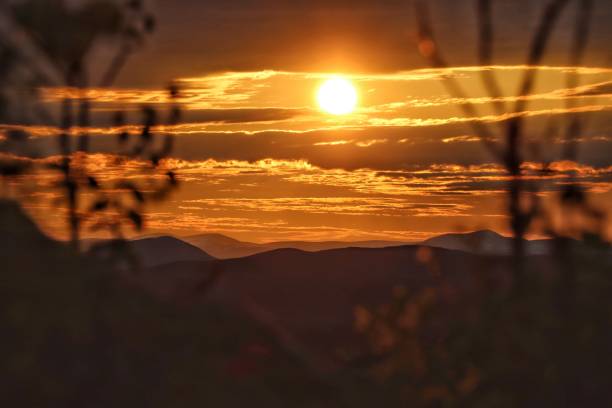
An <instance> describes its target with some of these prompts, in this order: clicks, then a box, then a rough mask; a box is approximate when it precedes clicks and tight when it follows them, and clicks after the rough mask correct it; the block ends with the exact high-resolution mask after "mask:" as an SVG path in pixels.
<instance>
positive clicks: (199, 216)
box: [26, 66, 612, 241]
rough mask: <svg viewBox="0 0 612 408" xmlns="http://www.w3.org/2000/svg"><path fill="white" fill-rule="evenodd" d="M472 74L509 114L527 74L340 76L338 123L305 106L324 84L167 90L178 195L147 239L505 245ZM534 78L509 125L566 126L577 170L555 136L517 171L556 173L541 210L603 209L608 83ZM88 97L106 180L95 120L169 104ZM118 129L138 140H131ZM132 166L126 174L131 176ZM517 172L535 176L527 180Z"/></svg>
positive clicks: (160, 94)
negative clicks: (569, 199) (454, 240)
mask: <svg viewBox="0 0 612 408" xmlns="http://www.w3.org/2000/svg"><path fill="white" fill-rule="evenodd" d="M484 69H488V70H493V71H494V72H495V73H496V74H497V75H498V76H499V78H500V82H501V83H503V84H504V89H503V91H504V97H503V98H502V99H503V100H505V101H508V102H512V101H515V100H516V98H515V97H513V96H512V95H514V92H513V90H514V89H515V88H516V87H517V83H518V78H519V77H520V75H521V74H522V73H524V72H525V70H526V69H529V68H527V67H522V66H500V67H486V68H480V67H467V68H453V69H448V70H413V71H406V72H400V73H388V74H344V75H343V76H344V77H345V78H347V79H349V80H350V81H351V82H352V83H353V84H354V86H355V88H356V89H357V90H358V94H359V105H358V107H357V109H356V111H355V112H354V113H352V114H348V115H340V116H334V115H330V114H328V113H326V112H323V111H322V110H321V109H320V108H319V107H318V106H317V103H316V97H315V94H316V90H317V88H318V86H320V84H321V83H322V82H323V81H324V80H325V79H326V78H328V77H330V76H331V75H332V74H326V73H296V72H285V71H283V72H277V71H260V72H241V73H231V72H228V73H218V74H211V75H206V76H202V77H195V78H191V77H190V78H178V79H177V81H178V83H179V84H180V85H181V88H182V97H181V99H180V102H181V104H182V107H183V110H184V117H185V120H184V122H183V123H181V124H180V125H178V126H176V127H171V128H169V127H160V128H158V129H157V131H158V133H159V134H163V133H165V132H174V133H175V134H176V148H175V150H174V152H173V155H172V156H173V158H172V159H169V160H166V162H165V163H164V166H165V167H167V168H169V169H173V170H176V171H177V173H178V174H179V178H180V180H181V187H180V189H179V191H177V192H176V193H174V194H173V195H172V196H171V198H170V199H169V201H167V202H164V203H162V204H159V205H155V206H153V207H151V208H150V209H149V210H148V212H147V225H148V227H149V230H148V232H151V233H172V234H176V235H189V234H195V233H199V232H212V231H214V232H221V233H224V234H228V235H231V236H233V237H237V238H241V239H245V240H252V241H271V240H285V239H305V240H327V239H342V240H358V239H394V240H408V241H412V240H418V239H421V238H424V237H427V236H430V235H432V234H436V233H442V232H446V231H449V230H460V229H476V228H485V227H487V228H494V229H497V230H498V231H501V232H507V219H506V218H505V216H504V193H505V182H506V181H507V177H506V176H505V173H504V170H503V169H502V168H501V167H500V166H499V165H497V164H495V162H494V160H493V158H492V157H491V156H490V155H489V154H488V152H487V151H486V149H485V148H484V147H483V145H482V143H481V142H480V141H479V140H478V137H477V136H476V135H475V134H474V133H473V130H472V127H471V126H470V124H471V122H480V123H485V124H488V125H491V126H493V128H494V129H496V127H497V125H496V123H501V122H503V121H504V120H506V119H507V118H508V116H507V114H505V113H501V114H500V113H498V112H495V111H494V110H493V109H492V107H491V104H490V102H491V100H490V98H488V97H487V96H486V93H485V92H484V90H483V88H482V86H481V85H480V78H479V76H480V74H481V72H482V71H483V70H484ZM568 71H571V72H574V73H576V74H577V75H579V77H580V86H579V87H577V88H575V89H568V88H567V87H566V85H565V80H566V75H567V73H568ZM538 72H539V76H540V78H541V80H540V81H539V82H538V86H537V88H536V89H535V91H534V92H533V95H531V96H529V97H528V98H527V99H528V102H529V105H528V109H527V110H525V111H524V112H520V113H519V114H520V115H523V116H525V117H526V118H527V119H526V121H527V122H526V123H527V125H528V130H527V132H526V134H527V135H529V137H535V135H540V134H541V133H542V132H543V129H544V127H545V126H547V124H548V123H550V121H551V120H552V121H555V122H556V123H559V124H560V125H562V124H563V123H565V121H566V120H567V118H568V115H580V116H581V117H583V118H584V119H585V120H588V124H589V126H588V127H586V128H585V131H584V132H583V135H582V136H581V139H582V143H581V154H580V162H579V163H569V162H562V161H560V160H561V155H560V154H559V151H560V149H561V148H562V147H563V145H564V143H565V139H564V134H562V133H561V132H559V134H552V135H551V136H550V138H549V139H547V140H545V141H544V146H545V149H544V151H543V155H542V157H533V156H530V155H529V154H528V152H527V157H526V159H527V160H529V161H536V160H546V161H552V162H554V164H553V165H552V167H553V169H556V170H558V172H557V173H556V174H551V175H549V176H547V177H545V178H539V179H538V183H539V186H540V188H541V190H542V194H543V196H552V194H553V193H554V192H555V191H558V190H559V188H560V186H561V185H562V184H563V183H564V182H567V180H568V177H569V176H570V174H575V175H577V177H578V179H579V180H580V181H582V182H584V183H586V184H587V185H588V186H589V188H590V190H591V191H592V199H593V200H594V201H595V202H599V203H601V205H603V206H605V204H604V203H606V200H609V199H610V198H612V193H611V191H612V167H611V166H610V162H609V151H610V150H609V146H610V142H611V138H610V136H608V135H609V121H608V118H609V117H610V116H609V110H610V109H612V103H611V102H610V98H611V95H610V92H612V86H611V85H612V82H610V78H611V77H612V69H606V68H598V67H593V68H564V67H541V68H540V69H539V70H538ZM449 76H452V77H453V78H455V79H456V80H457V81H459V82H460V83H461V85H462V86H464V87H465V88H466V89H470V95H469V102H471V103H473V104H475V105H476V106H477V108H478V109H479V110H480V112H479V114H478V117H476V118H471V119H468V118H466V117H464V116H463V115H462V113H461V110H460V109H459V107H460V105H461V104H462V103H465V102H466V101H465V100H462V99H457V98H452V97H449V96H448V94H447V93H446V91H445V89H444V87H443V86H442V81H444V80H446V78H448V77H449ZM88 93H89V95H88V96H90V97H91V98H92V100H93V101H95V103H94V105H93V111H94V116H93V121H94V124H95V126H94V128H93V129H92V132H93V133H94V134H95V135H97V136H95V137H94V140H93V146H94V150H97V151H99V152H101V153H100V154H98V155H95V156H92V157H91V158H90V163H91V166H93V167H94V168H95V172H96V174H98V175H99V177H100V178H101V179H103V180H106V181H109V182H110V181H112V180H113V178H117V177H118V175H119V173H121V174H125V172H126V169H125V168H116V167H113V164H112V160H111V158H110V156H107V155H105V154H103V153H104V152H110V151H112V148H111V146H113V142H114V140H115V139H114V137H112V134H113V133H117V132H118V129H113V128H112V127H108V115H109V112H112V111H114V110H115V109H122V110H124V111H126V112H128V116H130V115H132V116H133V119H134V123H135V121H136V118H137V115H138V113H139V109H140V106H141V105H142V104H151V105H154V106H157V107H159V108H160V109H161V110H162V111H163V109H164V108H165V107H166V106H165V105H166V104H167V102H168V100H167V97H166V93H165V92H164V91H163V89H159V90H155V89H138V88H130V89H128V88H117V89H108V90H95V89H94V90H90V91H88ZM65 96H73V97H76V96H78V95H77V94H76V93H75V91H71V90H67V89H55V88H54V89H46V90H44V92H43V97H44V99H45V101H46V103H47V104H49V105H50V106H54V105H55V104H56V103H57V101H58V100H61V98H63V97H65ZM568 100H571V101H572V105H568V103H567V102H568ZM568 106H570V107H568ZM127 129H128V130H130V131H133V132H137V131H138V128H137V127H136V126H134V127H128V128H127ZM30 130H31V131H32V133H33V134H34V135H36V136H37V138H36V140H35V141H34V142H35V143H34V148H35V149H38V150H39V152H38V153H40V154H42V155H43V156H44V155H47V154H52V149H51V148H50V147H52V146H53V143H52V142H49V140H50V138H49V135H50V134H54V132H55V131H54V129H52V128H46V127H44V126H41V127H32V128H30ZM531 135H534V136H531ZM540 142H542V140H541V139H540ZM139 166H140V164H138V163H133V166H132V167H130V168H131V169H132V170H130V171H133V172H134V177H138V174H139ZM529 166H531V167H534V165H529V164H526V168H527V167H529ZM526 174H527V175H531V176H533V177H535V173H533V172H530V171H529V170H528V171H527V173H526ZM33 180H34V179H30V180H29V181H28V183H30V184H35V183H38V186H37V187H34V186H33V185H30V187H29V188H30V189H31V190H32V192H33V195H32V197H33V199H34V200H33V201H32V202H31V204H30V207H31V208H32V211H33V213H34V214H38V216H39V219H41V221H42V223H43V225H46V226H47V228H48V229H49V230H50V231H52V233H61V231H62V230H63V224H62V223H63V220H62V217H61V212H54V213H53V214H52V215H50V214H49V213H48V210H47V208H49V206H50V204H51V203H52V202H53V200H52V197H53V193H52V192H50V191H49V192H48V193H44V192H45V191H46V190H47V187H46V186H45V184H48V183H49V180H44V179H42V180H36V181H33ZM26 184H27V183H26ZM43 193H44V194H43ZM55 194H57V193H55ZM41 214H42V216H41Z"/></svg>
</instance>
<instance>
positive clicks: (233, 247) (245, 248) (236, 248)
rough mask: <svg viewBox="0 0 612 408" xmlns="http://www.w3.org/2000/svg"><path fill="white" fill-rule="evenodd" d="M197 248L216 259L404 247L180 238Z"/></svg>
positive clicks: (385, 243)
mask: <svg viewBox="0 0 612 408" xmlns="http://www.w3.org/2000/svg"><path fill="white" fill-rule="evenodd" d="M181 239H183V240H184V241H186V242H188V243H190V244H192V245H195V246H197V247H198V248H200V249H201V250H203V251H204V252H206V253H208V254H210V255H212V256H214V257H215V258H218V259H231V258H242V257H245V256H249V255H254V254H258V253H262V252H268V251H273V250H275V249H282V248H293V249H300V250H302V251H307V252H317V251H324V250H327V249H337V248H348V247H358V248H385V247H391V246H400V245H406V243H405V242H398V241H356V242H343V241H318V242H315V241H279V242H268V243H264V244H258V243H254V242H244V241H238V240H236V239H233V238H230V237H228V236H225V235H222V234H199V235H192V236H188V237H184V238H181Z"/></svg>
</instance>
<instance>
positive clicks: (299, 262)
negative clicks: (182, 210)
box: [147, 246, 547, 368]
mask: <svg viewBox="0 0 612 408" xmlns="http://www.w3.org/2000/svg"><path fill="white" fill-rule="evenodd" d="M510 265H511V264H510V260H509V259H508V258H505V257H495V256H477V255H474V254H470V253H465V252H460V251H451V250H446V249H441V248H432V249H428V248H423V247H419V246H401V247H388V248H380V249H377V248H374V249H368V248H344V249H335V250H327V251H320V252H315V253H312V252H305V251H301V250H296V249H279V250H274V251H271V252H266V253H261V254H256V255H253V256H249V257H246V258H239V259H230V260H224V261H216V262H213V263H202V262H179V263H174V264H170V265H162V266H159V267H156V268H152V269H150V270H149V271H148V272H147V275H148V276H149V278H150V279H152V280H154V281H155V286H156V287H157V288H159V290H162V291H165V293H164V295H165V296H171V294H169V293H168V292H167V291H168V288H172V287H174V288H175V289H176V290H177V292H176V293H175V294H174V296H176V297H178V298H184V297H185V296H188V294H189V290H187V289H186V288H197V287H198V285H199V284H202V283H205V282H206V280H207V279H208V278H209V277H210V274H211V271H212V270H213V268H216V273H217V274H218V279H217V282H216V284H215V285H214V286H213V288H212V290H211V292H209V293H208V296H211V298H212V299H215V300H216V301H218V302H221V303H223V304H226V305H227V306H229V307H231V308H237V309H239V310H244V311H245V312H247V313H249V314H250V315H251V316H252V317H253V318H255V319H257V320H258V321H260V322H262V323H264V324H266V325H267V326H268V327H270V328H271V329H272V330H273V331H274V332H276V333H277V334H278V336H279V337H281V338H283V339H284V340H285V342H286V343H287V344H290V345H293V346H292V347H293V348H296V349H300V348H302V347H303V348H304V349H305V350H308V352H307V353H311V354H312V355H314V356H317V358H324V362H321V363H320V366H321V367H323V368H330V367H333V366H334V364H337V363H339V360H338V354H337V353H336V352H337V351H339V350H340V349H342V348H348V349H350V348H351V347H355V348H357V347H359V345H358V341H357V337H356V335H355V333H354V330H353V320H354V310H355V306H357V305H367V306H370V307H372V306H376V305H379V304H382V303H384V302H385V301H387V300H388V299H389V298H390V297H391V296H392V292H393V290H394V289H397V288H398V287H405V288H408V290H410V291H411V292H412V291H417V290H418V289H419V288H423V287H427V286H435V285H438V283H439V281H440V279H441V278H444V281H445V282H446V283H445V284H449V285H452V286H453V291H456V292H462V291H469V290H470V288H473V287H475V286H478V285H479V284H480V283H479V282H480V281H479V279H480V278H481V277H482V274H479V273H478V272H477V271H481V270H485V271H486V276H487V279H488V280H491V281H492V282H494V283H493V284H494V285H501V286H503V285H505V284H507V280H508V272H509V270H510ZM546 266H547V262H546V260H545V259H543V258H532V260H531V262H530V267H532V268H534V269H537V270H540V271H541V270H544V269H546ZM177 277H178V279H179V280H180V283H177V282H176V281H175V279H177ZM173 282H174V283H173ZM173 285H174V286H173ZM192 293H193V292H192Z"/></svg>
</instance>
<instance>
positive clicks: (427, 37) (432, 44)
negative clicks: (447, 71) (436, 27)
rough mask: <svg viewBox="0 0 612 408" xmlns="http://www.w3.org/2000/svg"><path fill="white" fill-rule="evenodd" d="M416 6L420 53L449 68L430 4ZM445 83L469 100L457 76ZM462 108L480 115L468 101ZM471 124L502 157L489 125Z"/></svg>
mask: <svg viewBox="0 0 612 408" xmlns="http://www.w3.org/2000/svg"><path fill="white" fill-rule="evenodd" d="M415 8H416V18H417V27H418V42H419V43H418V47H419V51H420V53H421V54H422V55H423V56H424V57H425V58H427V59H428V60H429V62H430V64H431V65H432V66H433V67H435V68H448V64H447V62H446V61H445V59H444V57H443V56H442V54H441V53H440V50H439V47H438V44H437V42H436V40H435V36H434V32H433V28H432V25H431V19H430V15H429V8H428V6H427V5H426V4H425V2H424V1H417V2H416V3H415ZM443 83H444V86H445V87H446V89H447V90H448V92H449V93H450V94H451V95H452V96H454V97H456V98H460V99H463V100H467V94H466V93H465V92H464V91H463V88H462V87H461V85H459V83H458V82H457V80H455V78H453V77H452V76H446V77H445V80H444V81H443ZM461 109H462V110H463V113H464V115H465V116H466V117H468V118H477V117H478V116H479V115H478V112H477V110H476V107H475V106H474V105H473V104H472V103H470V102H467V101H466V102H465V103H462V104H461ZM470 126H472V129H473V130H474V132H475V133H476V136H477V137H478V138H480V140H481V141H482V142H483V143H484V145H485V146H486V147H487V148H488V149H489V151H490V152H491V153H492V154H493V156H495V158H496V159H501V158H502V155H501V151H500V147H499V145H498V143H497V142H496V141H495V137H494V135H493V134H492V132H491V130H490V129H489V127H488V126H486V125H485V124H483V123H480V122H478V121H471V122H470Z"/></svg>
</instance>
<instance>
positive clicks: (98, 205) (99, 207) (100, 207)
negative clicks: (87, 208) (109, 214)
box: [91, 200, 108, 212]
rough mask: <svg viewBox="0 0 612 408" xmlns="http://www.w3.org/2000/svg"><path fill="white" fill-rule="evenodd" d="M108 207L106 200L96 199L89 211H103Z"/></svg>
mask: <svg viewBox="0 0 612 408" xmlns="http://www.w3.org/2000/svg"><path fill="white" fill-rule="evenodd" d="M107 208H108V200H98V201H96V202H95V203H93V205H92V206H91V211H93V212H97V211H104V210H106V209H107Z"/></svg>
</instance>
